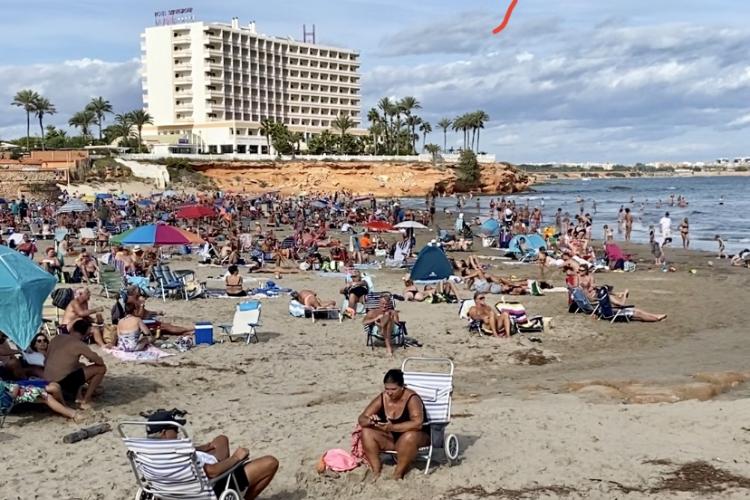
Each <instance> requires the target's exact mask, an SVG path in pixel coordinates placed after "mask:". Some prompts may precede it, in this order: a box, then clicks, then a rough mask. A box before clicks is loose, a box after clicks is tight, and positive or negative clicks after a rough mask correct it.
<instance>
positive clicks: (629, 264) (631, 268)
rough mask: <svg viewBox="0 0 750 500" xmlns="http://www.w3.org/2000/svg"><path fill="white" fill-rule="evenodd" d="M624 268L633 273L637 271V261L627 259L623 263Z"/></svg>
mask: <svg viewBox="0 0 750 500" xmlns="http://www.w3.org/2000/svg"><path fill="white" fill-rule="evenodd" d="M622 270H623V271H625V272H626V273H632V272H633V271H635V262H633V261H632V260H626V261H625V263H624V264H623V265H622Z"/></svg>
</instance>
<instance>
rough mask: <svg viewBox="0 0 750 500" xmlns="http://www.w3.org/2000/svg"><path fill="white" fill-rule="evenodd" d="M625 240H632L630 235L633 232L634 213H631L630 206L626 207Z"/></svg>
mask: <svg viewBox="0 0 750 500" xmlns="http://www.w3.org/2000/svg"><path fill="white" fill-rule="evenodd" d="M624 220H625V241H630V236H631V234H632V233H633V214H632V213H630V208H626V209H625V216H624Z"/></svg>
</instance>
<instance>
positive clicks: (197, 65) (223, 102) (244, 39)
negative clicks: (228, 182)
mask: <svg viewBox="0 0 750 500" xmlns="http://www.w3.org/2000/svg"><path fill="white" fill-rule="evenodd" d="M141 58H142V63H143V75H142V76H143V102H144V108H145V109H146V110H147V111H148V113H149V114H150V115H151V116H152V117H153V121H154V123H153V125H151V126H146V127H144V129H143V133H144V138H145V139H146V140H147V141H148V142H150V143H160V144H170V150H172V151H174V152H196V151H200V152H206V153H261V154H263V153H273V151H269V150H268V146H267V140H266V137H265V136H263V135H261V133H260V129H261V121H262V120H264V119H272V120H274V121H277V122H280V123H284V124H286V125H287V127H289V129H290V130H291V131H294V132H300V133H302V134H303V135H304V137H305V140H308V139H309V138H310V137H312V136H314V135H316V134H319V133H321V132H322V131H323V130H326V129H329V128H331V122H332V121H333V120H334V119H335V118H336V117H337V116H338V115H342V114H343V115H348V116H349V117H351V119H352V121H353V122H354V124H355V130H353V132H354V133H357V132H359V130H358V129H359V127H360V123H361V110H360V106H361V94H360V90H361V89H360V65H359V53H358V52H356V51H354V50H351V49H345V48H339V47H328V46H323V45H317V44H312V43H303V42H299V41H295V40H293V39H292V38H291V37H287V38H280V37H273V36H267V35H263V34H259V33H258V32H257V31H256V27H255V23H254V22H253V23H250V24H248V25H245V26H242V25H240V22H239V20H238V19H237V18H234V19H232V22H231V23H229V24H223V23H206V22H190V23H185V24H176V25H168V26H154V27H149V28H146V30H145V32H144V33H143V34H141Z"/></svg>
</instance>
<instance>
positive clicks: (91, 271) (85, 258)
mask: <svg viewBox="0 0 750 500" xmlns="http://www.w3.org/2000/svg"><path fill="white" fill-rule="evenodd" d="M76 266H77V267H78V268H79V269H80V270H81V275H82V276H83V280H84V282H85V283H87V284H88V283H91V281H92V280H95V279H98V277H99V265H98V264H97V263H96V259H94V258H93V257H91V256H90V255H89V254H88V252H87V251H86V249H85V248H82V249H81V255H79V256H78V258H77V259H76Z"/></svg>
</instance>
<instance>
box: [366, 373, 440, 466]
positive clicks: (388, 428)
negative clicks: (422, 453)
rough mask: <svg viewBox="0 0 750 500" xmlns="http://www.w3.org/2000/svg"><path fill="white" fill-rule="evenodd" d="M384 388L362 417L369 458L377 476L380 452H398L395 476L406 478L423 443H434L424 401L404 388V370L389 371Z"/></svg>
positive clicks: (367, 456) (425, 444)
mask: <svg viewBox="0 0 750 500" xmlns="http://www.w3.org/2000/svg"><path fill="white" fill-rule="evenodd" d="M383 385H384V389H385V390H384V391H383V392H382V393H380V394H379V395H378V396H376V397H375V399H373V400H372V401H371V402H370V404H369V405H367V408H365V411H363V412H362V414H361V415H360V416H359V425H360V426H361V427H362V445H363V447H364V450H365V457H366V458H367V461H368V462H369V464H370V467H371V468H372V471H373V473H374V474H375V476H376V477H377V476H379V475H380V471H381V469H382V464H381V462H380V454H381V453H383V452H385V451H394V450H395V451H396V452H397V453H398V464H397V465H396V469H395V470H394V472H393V477H394V478H396V479H403V477H404V475H405V474H406V472H407V470H408V469H409V466H410V465H411V463H412V462H413V461H414V459H415V458H416V456H417V451H418V450H419V448H420V447H422V446H428V445H429V444H430V436H429V434H428V433H427V432H426V431H427V428H426V426H425V410H424V403H423V402H422V399H421V398H420V397H419V395H418V394H417V393H415V392H414V391H412V390H411V389H407V388H406V387H404V373H403V372H402V371H401V370H396V369H394V370H388V373H386V374H385V378H384V379H383Z"/></svg>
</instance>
